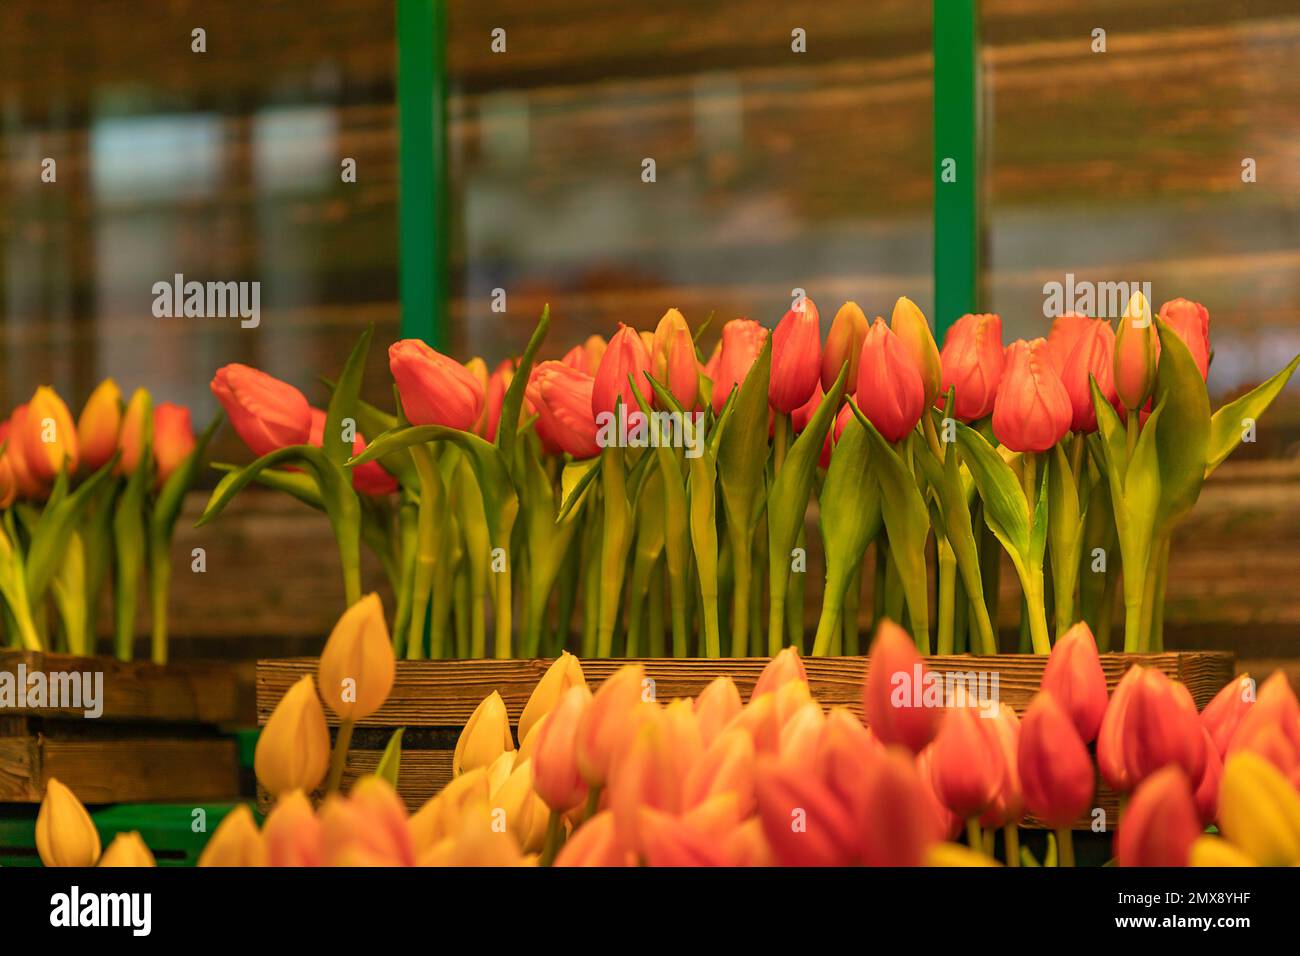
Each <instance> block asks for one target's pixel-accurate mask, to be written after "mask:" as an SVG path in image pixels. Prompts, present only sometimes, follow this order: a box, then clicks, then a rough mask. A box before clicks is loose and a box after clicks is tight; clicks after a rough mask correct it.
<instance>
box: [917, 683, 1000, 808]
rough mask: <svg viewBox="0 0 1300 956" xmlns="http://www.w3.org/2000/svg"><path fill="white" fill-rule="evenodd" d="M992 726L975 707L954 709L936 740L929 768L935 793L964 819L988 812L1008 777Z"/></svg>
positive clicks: (945, 720)
mask: <svg viewBox="0 0 1300 956" xmlns="http://www.w3.org/2000/svg"><path fill="white" fill-rule="evenodd" d="M992 723H993V722H992V721H991V720H987V719H985V718H983V717H980V716H979V712H978V711H977V710H976V709H975V708H974V707H951V708H949V709H948V710H947V712H946V713H945V714H944V718H943V723H942V724H941V725H940V726H939V734H938V736H936V737H935V738H934V745H933V748H932V751H931V761H932V762H931V766H930V780H931V782H932V783H933V784H934V792H935V793H936V794H938V796H939V799H940V800H942V801H943V802H944V804H945V805H946V806H948V807H950V808H951V809H952V811H953V812H954V813H956V814H957V815H958V816H960V817H962V818H963V819H970V818H971V817H978V816H979V815H980V814H981V813H983V812H984V811H985V810H986V809H988V806H989V804H991V803H992V802H993V799H994V797H996V796H997V794H998V789H999V787H1000V786H1001V784H1002V780H1003V778H1004V777H1005V775H1006V769H1005V768H1004V767H1003V766H1002V761H1003V751H1002V747H1001V746H1000V745H999V743H998V741H997V739H996V738H995V737H994V736H993V732H992V730H991V729H990V728H991V727H992Z"/></svg>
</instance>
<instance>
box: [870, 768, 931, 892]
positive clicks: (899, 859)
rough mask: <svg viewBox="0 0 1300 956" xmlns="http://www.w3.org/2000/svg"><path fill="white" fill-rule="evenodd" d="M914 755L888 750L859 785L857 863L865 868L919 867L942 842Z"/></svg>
mask: <svg viewBox="0 0 1300 956" xmlns="http://www.w3.org/2000/svg"><path fill="white" fill-rule="evenodd" d="M927 790H928V788H927V786H926V784H925V783H924V782H923V781H922V779H921V774H920V772H919V771H918V769H917V766H916V763H915V761H914V760H913V759H912V755H911V754H909V753H907V752H906V751H904V750H902V749H900V748H897V747H890V748H888V749H886V750H885V751H884V752H883V753H881V754H880V757H879V759H878V760H875V761H873V762H872V764H871V769H870V771H869V772H868V774H867V777H866V779H865V780H863V782H862V809H861V811H859V813H858V820H859V821H861V824H860V825H861V836H860V844H859V845H860V847H861V859H862V862H863V863H865V864H866V865H867V866H921V865H922V864H923V863H924V861H925V853H926V850H927V849H928V848H929V846H930V845H931V844H933V843H935V842H937V841H938V840H940V839H941V833H940V828H939V827H940V825H939V817H938V816H937V815H936V811H935V809H934V804H933V803H932V802H931V798H930V797H929V796H927Z"/></svg>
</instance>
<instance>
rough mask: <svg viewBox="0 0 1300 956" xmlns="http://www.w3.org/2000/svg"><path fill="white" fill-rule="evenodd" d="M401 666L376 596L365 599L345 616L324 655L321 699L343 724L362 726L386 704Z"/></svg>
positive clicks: (368, 595) (326, 644) (336, 625)
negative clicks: (344, 722)
mask: <svg viewBox="0 0 1300 956" xmlns="http://www.w3.org/2000/svg"><path fill="white" fill-rule="evenodd" d="M396 672H397V662H396V660H395V658H394V656H393V644H392V638H390V637H389V634H388V624H387V623H386V622H385V621H384V605H383V603H382V602H381V601H380V600H379V595H378V594H374V593H371V594H367V595H366V596H365V597H363V598H362V599H361V600H360V601H358V602H357V603H356V604H354V605H352V607H350V608H348V609H347V610H346V611H344V612H343V616H342V617H340V618H339V620H338V623H337V624H335V625H334V630H333V631H332V632H331V633H330V637H329V640H328V641H326V642H325V649H324V650H323V651H321V655H320V664H319V666H318V667H317V677H318V678H319V680H320V688H321V696H322V697H324V698H325V703H326V705H327V706H328V707H329V709H330V710H332V711H334V713H335V714H337V715H338V716H339V717H340V718H341V719H343V720H364V719H365V718H367V717H369V716H370V715H371V714H373V713H374V712H375V711H377V710H378V709H379V708H380V707H382V706H383V704H384V701H385V700H387V699H388V693H389V691H391V690H392V689H393V678H394V677H395V676H396Z"/></svg>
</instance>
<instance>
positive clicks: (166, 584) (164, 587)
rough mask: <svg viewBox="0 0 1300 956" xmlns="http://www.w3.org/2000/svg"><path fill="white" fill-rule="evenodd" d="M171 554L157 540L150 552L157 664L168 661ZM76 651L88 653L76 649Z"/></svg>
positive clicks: (152, 642) (152, 648)
mask: <svg viewBox="0 0 1300 956" xmlns="http://www.w3.org/2000/svg"><path fill="white" fill-rule="evenodd" d="M171 580H172V564H171V555H170V554H169V553H168V552H167V550H166V549H165V546H164V543H160V542H157V541H155V542H154V546H153V547H152V548H151V549H150V552H149V616H150V623H149V629H150V633H149V647H150V659H151V660H152V661H153V662H154V663H155V664H166V663H167V604H168V601H167V598H168V596H169V595H170V593H171ZM74 653H86V651H85V650H84V649H83V650H74Z"/></svg>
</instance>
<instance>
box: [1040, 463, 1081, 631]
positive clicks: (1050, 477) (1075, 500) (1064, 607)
mask: <svg viewBox="0 0 1300 956" xmlns="http://www.w3.org/2000/svg"><path fill="white" fill-rule="evenodd" d="M1043 465H1044V467H1045V468H1046V469H1047V496H1046V497H1047V502H1048V529H1047V535H1048V543H1049V545H1050V547H1051V550H1052V589H1053V593H1054V594H1055V595H1056V633H1057V636H1058V637H1059V636H1060V635H1061V634H1062V632H1063V628H1062V625H1064V626H1065V627H1069V625H1070V624H1072V623H1074V620H1075V619H1076V618H1077V617H1078V614H1076V613H1075V608H1074V589H1075V585H1076V584H1077V583H1078V580H1079V548H1080V545H1081V543H1082V540H1083V522H1082V520H1081V518H1080V515H1079V489H1078V487H1077V486H1076V485H1075V481H1074V470H1073V469H1072V468H1071V467H1070V461H1069V459H1068V458H1067V457H1066V454H1065V449H1064V447H1063V446H1062V445H1060V444H1058V445H1057V446H1056V447H1055V448H1054V449H1053V450H1052V451H1051V452H1049V453H1048V454H1047V455H1046V456H1045V458H1044V461H1043Z"/></svg>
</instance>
